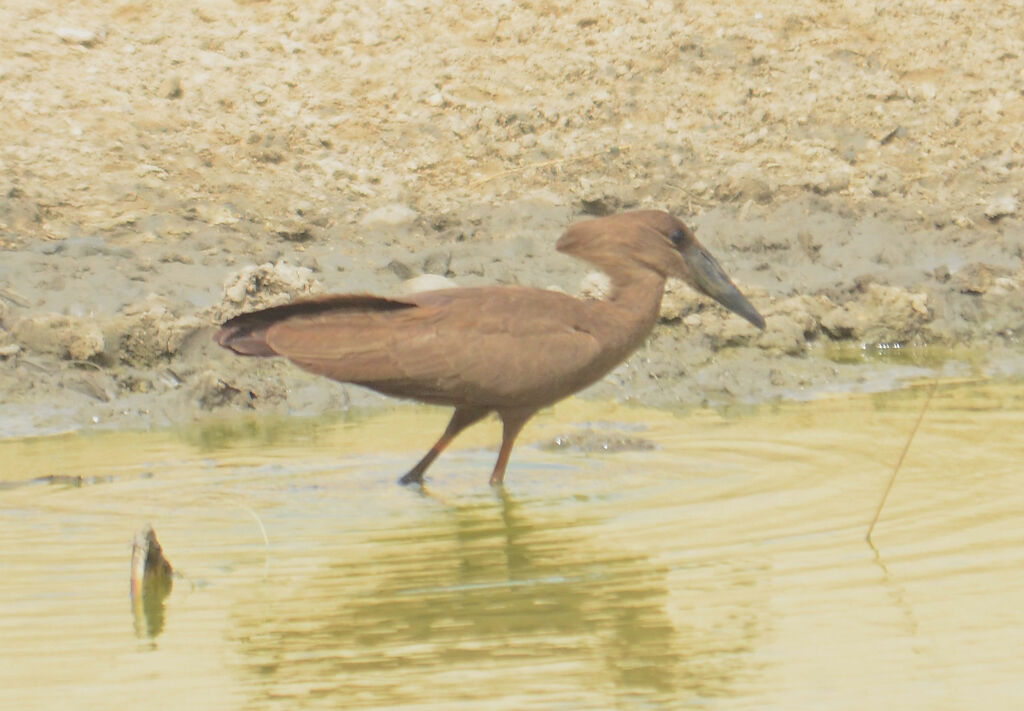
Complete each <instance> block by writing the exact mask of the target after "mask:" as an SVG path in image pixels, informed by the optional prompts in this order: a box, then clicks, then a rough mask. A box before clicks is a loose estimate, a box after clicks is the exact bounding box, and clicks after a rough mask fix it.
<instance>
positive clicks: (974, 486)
mask: <svg viewBox="0 0 1024 711" xmlns="http://www.w3.org/2000/svg"><path fill="white" fill-rule="evenodd" d="M926 391H927V386H926V385H923V386H921V387H915V388H910V389H907V390H903V391H898V392H892V393H886V394H880V395H873V396H858V397H844V398H837V399H828V400H821V401H817V402H810V403H793V404H784V405H779V406H764V407H761V408H759V409H756V410H753V411H749V412H744V413H742V414H734V413H730V414H727V415H721V414H717V413H714V412H709V411H699V412H691V413H686V414H672V413H668V412H664V411H656V410H645V409H640V408H629V407H624V406H620V405H611V404H601V403H593V402H581V401H569V402H567V403H563V404H562V405H560V406H559V407H556V408H555V409H554V410H552V411H549V412H546V413H543V414H542V416H540V417H538V418H537V420H536V421H535V422H533V423H531V424H530V425H529V426H528V427H527V429H526V431H525V432H524V435H523V439H522V442H521V444H520V446H519V447H518V448H517V450H516V452H515V454H514V456H513V459H512V465H511V467H510V469H509V475H508V483H507V486H506V487H505V489H504V490H499V491H494V490H492V489H491V488H490V487H488V486H487V476H488V473H489V471H490V467H491V464H492V462H493V457H494V446H495V445H496V442H497V439H498V427H497V425H496V424H495V423H490V424H489V425H480V426H477V427H475V428H473V429H472V430H470V431H467V432H466V433H465V434H464V435H463V437H461V438H460V439H459V440H457V441H456V443H455V445H454V448H453V450H452V451H451V452H449V453H447V454H445V455H444V456H443V457H442V458H441V459H440V460H438V462H437V463H435V465H434V468H433V469H432V470H431V472H430V474H431V475H432V476H431V478H430V480H429V484H428V487H427V490H426V491H425V492H424V493H417V492H415V491H410V490H405V489H402V488H400V487H398V486H396V485H395V479H396V478H397V476H398V475H400V474H401V473H402V472H403V471H404V470H405V469H407V468H408V467H409V466H411V464H412V463H413V462H414V461H415V460H416V459H417V458H418V456H419V455H420V454H422V451H423V450H425V449H426V447H427V446H429V444H430V443H431V442H432V441H433V438H434V437H435V436H436V434H437V433H438V432H440V430H441V429H442V428H443V426H444V424H445V421H446V414H445V412H444V411H440V410H434V409H427V408H418V407H411V406H409V407H401V408H398V409H396V410H395V411H394V412H391V413H384V414H376V415H372V416H363V417H357V418H353V419H349V420H344V421H343V420H335V421H325V420H321V421H309V420H249V421H236V422H229V423H214V424H206V425H204V426H202V427H193V428H187V429H182V430H180V431H170V432H157V433H145V434H138V433H107V434H95V435H65V436H61V437H47V438H35V439H24V440H13V441H5V442H0V462H2V464H0V486H2V488H0V520H2V522H3V525H2V528H0V575H2V582H0V705H3V707H4V708H19V709H28V708H32V709H36V708H39V709H48V708H53V709H58V708H59V709H68V708H107V707H110V706H111V704H113V703H116V704H117V706H118V707H122V706H123V707H127V708H145V709H164V708H167V709H189V710H190V711H192V710H194V709H208V708H230V709H304V708H329V709H337V708H366V709H399V708H401V709H405V708H410V709H411V708H417V709H421V708H422V709H431V708H436V709H445V710H446V711H449V710H451V709H480V708H487V709H603V708H630V709H632V708H640V709H648V708H649V709H680V708H723V709H738V708H740V709H742V708H751V709H754V708H756V709H797V708H814V709H826V708H827V709H847V708H848V709H862V708H865V707H867V708H899V709H935V708H941V709H976V708H986V709H1003V708H1005V709H1009V708H1016V707H1018V705H1019V702H1020V700H1021V699H1022V698H1024V655H1022V654H1021V652H1020V650H1021V648H1022V643H1024V516H1022V511H1024V466H1022V464H1021V462H1022V461H1024V439H1022V437H1021V434H1020V433H1021V431H1022V429H1021V424H1022V415H1024V387H1022V385H1021V384H1019V383H1005V382H1002V383H991V382H962V383H944V384H942V385H940V386H939V388H938V390H937V391H936V393H935V396H934V399H933V400H932V402H931V404H930V407H929V409H928V412H927V414H926V416H925V418H924V421H923V423H922V425H921V428H920V430H919V432H918V434H917V437H916V438H915V440H914V442H913V444H912V447H911V448H910V450H909V453H908V455H907V457H906V460H905V461H904V463H903V466H902V468H901V470H900V472H899V475H898V478H897V479H896V483H895V486H894V488H893V490H892V493H891V495H890V497H889V499H888V502H887V504H886V506H885V508H884V510H883V513H882V517H881V520H880V522H879V524H878V527H877V529H876V532H875V544H876V546H877V552H876V551H874V550H873V549H872V548H871V547H870V546H869V545H868V544H867V543H866V541H865V532H866V530H867V526H868V523H869V522H870V519H871V517H872V515H873V513H874V511H875V507H876V506H877V504H878V502H879V499H880V497H881V495H882V492H883V490H884V488H885V485H886V482H887V481H888V479H889V477H890V474H891V471H892V467H893V465H894V463H895V462H896V460H897V458H898V456H899V453H900V451H901V450H902V448H903V446H904V444H905V442H906V439H907V436H908V434H909V433H910V431H911V429H912V426H913V423H914V420H915V419H916V418H917V415H918V412H919V410H920V408H921V406H922V404H923V401H924V398H925V393H926ZM580 430H586V431H589V432H590V433H591V436H590V437H582V436H580ZM564 435H570V436H569V437H563V439H564V440H567V441H569V442H586V443H588V444H587V449H588V450H589V451H579V450H578V449H572V448H558V447H547V446H541V445H543V444H545V443H550V442H552V441H553V440H554V439H555V438H556V437H559V436H564ZM606 444H607V445H608V447H607V449H608V451H605V445H606ZM651 444H653V445H654V448H650V447H649V445H651ZM620 445H622V446H620ZM645 445H648V446H645ZM146 522H152V524H153V526H154V528H155V529H156V532H157V534H158V536H159V537H160V540H161V543H162V544H163V546H164V550H165V552H166V554H167V556H168V558H169V559H170V561H171V563H172V564H174V566H175V568H176V569H177V571H178V572H179V574H180V575H179V577H178V578H177V579H176V580H175V581H174V589H173V591H172V593H171V595H170V596H169V597H168V598H167V599H166V601H165V602H164V603H163V605H162V607H161V606H159V605H157V606H156V607H154V608H153V609H152V610H150V613H151V614H150V616H149V617H144V616H143V617H133V612H132V608H131V604H130V601H129V596H128V572H129V565H128V564H129V553H130V540H131V538H132V535H133V534H134V533H135V531H136V530H138V529H139V528H140V527H141V526H142V525H143V524H144V523H146ZM264 534H265V536H266V538H264Z"/></svg>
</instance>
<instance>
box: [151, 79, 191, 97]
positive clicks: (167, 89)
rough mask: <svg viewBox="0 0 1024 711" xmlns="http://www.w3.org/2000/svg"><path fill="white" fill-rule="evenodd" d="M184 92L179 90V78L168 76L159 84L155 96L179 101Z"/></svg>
mask: <svg viewBox="0 0 1024 711" xmlns="http://www.w3.org/2000/svg"><path fill="white" fill-rule="evenodd" d="M184 93H185V91H184V89H182V88H181V77H179V76H169V77H167V78H166V79H164V80H163V81H162V82H160V85H159V86H158V87H157V89H156V95H157V96H159V97H160V98H162V99H180V98H181V97H182V96H183V95H184Z"/></svg>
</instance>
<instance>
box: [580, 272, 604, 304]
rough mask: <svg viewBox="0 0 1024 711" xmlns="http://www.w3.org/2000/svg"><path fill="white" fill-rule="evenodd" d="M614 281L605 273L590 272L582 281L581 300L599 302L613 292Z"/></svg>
mask: <svg viewBox="0 0 1024 711" xmlns="http://www.w3.org/2000/svg"><path fill="white" fill-rule="evenodd" d="M611 288H612V280H611V279H609V278H608V275H607V274H605V273H604V272H590V273H589V274H587V275H586V276H585V277H583V279H581V280H580V287H579V296H580V298H581V299H588V300H594V301H599V300H601V299H603V298H604V297H606V296H607V295H608V292H609V291H611Z"/></svg>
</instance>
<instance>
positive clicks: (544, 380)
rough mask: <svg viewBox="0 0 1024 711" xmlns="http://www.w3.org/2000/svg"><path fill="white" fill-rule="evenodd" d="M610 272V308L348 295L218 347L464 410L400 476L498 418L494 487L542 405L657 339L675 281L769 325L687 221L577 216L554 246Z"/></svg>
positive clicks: (532, 299) (479, 296)
mask: <svg viewBox="0 0 1024 711" xmlns="http://www.w3.org/2000/svg"><path fill="white" fill-rule="evenodd" d="M556 247H557V249H558V250H559V251H560V252H565V253H567V254H570V255H572V256H574V257H577V258H579V259H583V260H585V261H587V262H590V263H591V264H593V265H594V266H596V267H598V268H599V269H601V270H602V271H604V272H605V273H606V274H607V275H608V276H609V277H610V278H611V292H610V294H609V295H608V298H606V299H604V300H603V301H581V300H580V299H576V298H573V297H571V296H566V295H565V294H560V293H558V292H555V291H547V290H543V289H533V288H528V287H521V286H487V287H479V288H465V289H444V290H440V291H428V292H423V293H419V294H414V295H412V296H404V297H401V298H395V299H391V298H380V297H376V296H369V295H356V294H345V295H335V296H321V297H315V298H310V299H303V300H300V301H295V302H293V303H290V304H286V305H284V306H277V307H274V308H269V309H264V310H262V311H254V312H252V313H247V314H242V315H241V316H237V317H235V318H233V319H231V320H230V321H227V322H226V323H224V324H223V326H221V328H220V331H218V333H217V335H216V340H217V343H219V344H220V345H222V346H224V347H225V348H229V349H231V350H232V351H234V352H235V353H238V354H240V355H247V356H263V357H267V356H283V357H285V358H288V359H289V360H290V361H292V362H293V363H295V364H296V365H297V366H299V367H300V368H302V369H304V370H308V371H310V372H312V373H317V374H319V375H325V376H327V377H328V378H332V379H334V380H338V381H341V382H348V383H355V384H357V385H362V386H365V387H368V388H372V389H373V390H377V391H378V392H382V393H385V394H387V395H395V396H398V397H406V398H412V399H414V400H420V401H422V402H428V403H434V404H438V405H449V406H452V407H454V408H455V412H454V414H453V415H452V419H451V421H450V422H449V423H448V427H447V429H446V430H445V432H444V434H443V435H442V436H441V438H440V439H439V440H438V441H437V443H435V444H434V446H433V447H432V448H431V449H430V451H429V452H427V454H426V456H424V457H423V459H422V460H420V462H419V463H418V464H416V466H414V467H413V468H412V469H411V470H410V471H409V472H408V473H407V474H406V475H405V476H403V477H402V479H401V480H400V481H401V483H403V484H408V483H413V482H416V483H420V482H422V481H423V473H424V472H425V471H426V469H427V467H429V466H430V464H431V463H432V462H433V461H434V459H435V458H436V457H437V455H439V454H440V453H441V451H442V450H444V448H445V447H446V446H447V445H448V444H449V443H450V442H451V440H452V439H454V437H455V436H456V435H457V434H458V433H459V432H461V431H462V430H463V429H465V428H466V427H468V426H469V425H471V424H473V423H474V422H476V421H478V420H480V419H481V418H482V417H484V416H485V415H487V414H489V413H491V412H496V413H498V415H499V416H500V417H501V420H502V423H503V426H504V432H503V437H502V443H501V450H500V452H499V454H498V461H497V463H496V464H495V466H494V471H493V473H492V474H491V483H492V484H500V483H501V482H502V480H503V478H504V475H505V467H506V465H507V464H508V458H509V454H510V453H511V451H512V445H513V443H514V442H515V439H516V436H517V435H518V434H519V431H520V430H521V429H522V427H523V425H524V424H525V423H526V421H527V420H528V419H530V417H532V416H533V415H534V413H536V412H537V410H539V409H540V408H542V407H545V406H547V405H550V404H552V403H554V402H556V401H558V400H561V399H562V398H564V397H566V396H568V395H570V394H572V393H574V392H576V391H578V390H580V389H582V388H584V387H586V386H587V385H590V384H591V383H594V382H596V381H597V380H599V379H601V378H602V377H603V376H604V375H605V374H606V373H607V372H608V371H610V370H611V369H612V368H614V367H615V366H616V365H617V364H619V363H620V362H622V361H623V360H624V359H625V358H626V357H627V356H628V355H629V354H630V353H632V352H633V351H634V350H635V349H636V348H637V347H638V346H639V345H640V344H641V343H643V341H644V339H645V338H646V337H647V335H648V334H649V333H650V331H651V329H652V328H653V327H654V323H655V321H656V319H657V316H658V307H659V305H660V303H661V297H662V294H663V292H664V287H665V280H666V278H668V277H672V276H674V277H679V278H681V279H683V280H685V281H686V282H687V283H689V284H690V285H691V286H693V287H694V288H695V289H697V290H698V291H701V292H703V293H704V294H707V295H708V296H711V297H712V298H713V299H715V300H716V301H718V302H719V303H721V304H723V305H724V306H726V307H727V308H729V309H731V310H733V311H735V312H736V313H737V314H739V315H740V316H743V317H744V318H745V319H747V320H748V321H750V322H751V323H752V324H754V325H755V326H757V327H758V328H761V329H763V328H764V319H763V318H762V317H761V315H760V314H758V312H757V311H756V310H755V309H754V307H753V306H751V305H750V302H748V301H747V299H746V298H745V297H744V296H743V295H742V294H741V293H740V292H739V290H738V289H737V288H736V287H735V285H734V284H733V283H732V281H730V279H729V277H728V276H726V274H725V272H724V271H722V268H721V267H720V266H718V263H717V262H716V261H715V260H714V258H713V257H712V256H711V255H710V254H709V253H708V252H707V250H706V249H704V247H703V246H702V245H701V244H700V242H698V241H697V238H696V237H694V235H693V233H692V232H691V231H690V230H689V229H688V228H687V227H686V225H684V224H683V223H682V222H680V221H679V220H677V219H676V218H675V217H672V216H671V215H669V214H668V213H665V212H660V211H655V210H644V211H636V212H627V213H623V214H620V215H613V216H610V217H603V218H599V219H595V220H589V221H585V222H579V223H576V224H574V225H572V226H571V227H569V229H568V230H567V231H566V232H565V234H564V235H563V236H562V238H561V239H559V240H558V243H557V245H556Z"/></svg>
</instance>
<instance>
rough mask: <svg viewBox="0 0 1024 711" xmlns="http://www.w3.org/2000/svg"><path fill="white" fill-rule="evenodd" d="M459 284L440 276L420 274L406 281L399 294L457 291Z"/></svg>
mask: <svg viewBox="0 0 1024 711" xmlns="http://www.w3.org/2000/svg"><path fill="white" fill-rule="evenodd" d="M458 286H459V285H458V284H456V283H455V282H454V281H452V280H451V279H449V278H448V277H443V276H440V275H438V274H420V275H419V276H418V277H413V278H412V279H406V280H405V281H403V282H402V283H401V284H400V285H399V287H398V293H399V294H401V295H403V296H408V295H409V294H418V293H420V292H423V291H438V290H439V289H456V288H458Z"/></svg>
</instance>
